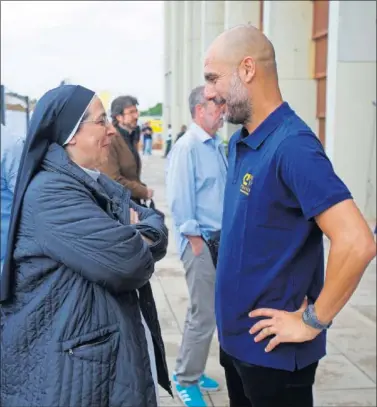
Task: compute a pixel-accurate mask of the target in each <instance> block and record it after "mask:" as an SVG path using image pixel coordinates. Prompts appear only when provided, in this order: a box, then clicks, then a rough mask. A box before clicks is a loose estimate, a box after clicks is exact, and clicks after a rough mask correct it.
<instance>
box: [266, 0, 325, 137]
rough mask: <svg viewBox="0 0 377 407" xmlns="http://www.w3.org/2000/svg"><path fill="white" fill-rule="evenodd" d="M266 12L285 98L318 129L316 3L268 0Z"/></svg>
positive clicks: (268, 30)
mask: <svg viewBox="0 0 377 407" xmlns="http://www.w3.org/2000/svg"><path fill="white" fill-rule="evenodd" d="M263 15H264V19H263V26H264V33H265V34H266V35H267V37H268V38H269V39H270V41H271V42H272V43H273V44H274V47H275V52H276V60H277V66H278V74H279V82H280V87H281V91H282V94H283V98H284V99H285V100H287V101H288V102H289V104H290V105H291V107H292V108H293V109H294V110H295V111H296V112H297V113H298V114H299V115H300V116H301V118H302V119H303V120H305V122H306V123H307V124H308V125H309V126H310V127H311V128H312V129H313V131H314V132H315V133H317V130H318V123H317V119H316V90H317V88H316V82H315V80H314V79H313V51H314V46H313V43H312V40H311V36H312V22H313V5H312V3H311V2H310V1H265V4H264V13H263Z"/></svg>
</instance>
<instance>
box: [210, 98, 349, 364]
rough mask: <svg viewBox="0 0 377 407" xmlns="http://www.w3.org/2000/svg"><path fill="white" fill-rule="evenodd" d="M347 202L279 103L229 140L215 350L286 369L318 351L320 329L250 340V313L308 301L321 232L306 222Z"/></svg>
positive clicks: (315, 287)
mask: <svg viewBox="0 0 377 407" xmlns="http://www.w3.org/2000/svg"><path fill="white" fill-rule="evenodd" d="M346 199H352V197H351V194H350V192H349V190H348V189H347V187H346V186H345V185H344V184H343V182H342V181H341V180H340V179H339V178H338V176H337V175H336V174H335V172H334V170H333V167H332V165H331V163H330V161H329V160H328V158H327V156H326V154H325V152H324V150H323V147H322V145H321V143H320V141H319V140H318V138H317V137H316V136H315V135H314V133H313V132H312V131H311V130H310V128H309V127H308V126H307V125H306V124H305V123H304V122H303V121H302V120H301V119H300V118H299V117H298V116H297V115H296V114H295V112H294V111H293V110H292V109H291V108H290V107H289V105H288V104H287V103H283V104H282V105H281V106H280V107H279V108H277V109H276V110H275V111H274V112H273V113H272V114H271V115H270V116H269V117H268V118H267V119H266V120H265V121H264V122H263V123H262V124H261V125H260V126H259V127H258V128H257V129H256V130H255V131H254V132H253V133H252V134H250V135H249V134H248V133H247V131H246V129H242V130H239V131H238V132H236V133H235V134H234V135H233V136H232V138H231V140H230V143H229V168H228V177H227V185H226V189H225V200H224V214H223V225H222V232H221V243H220V250H219V259H218V267H217V281H216V318H217V326H218V332H219V340H220V344H221V347H222V348H223V349H224V351H225V352H226V353H228V354H229V355H231V356H233V357H235V358H236V359H238V360H240V361H243V362H246V363H250V364H253V365H258V366H265V367H271V368H275V369H283V370H288V371H294V370H295V369H302V368H303V367H305V366H308V365H309V364H312V363H314V362H317V361H318V360H319V359H320V358H322V357H323V356H324V355H325V354H326V338H325V332H322V333H321V334H320V335H318V336H317V337H316V338H315V339H314V340H313V341H310V342H305V343H301V344H280V345H279V346H278V347H277V348H275V349H274V350H273V351H272V352H269V353H266V352H265V351H264V349H265V347H266V345H267V343H268V342H269V340H270V339H271V338H267V339H266V340H264V341H262V342H259V343H255V342H254V336H255V335H251V334H250V333H249V330H250V328H251V326H252V325H253V324H254V323H256V322H257V321H258V320H259V319H256V318H253V319H251V318H250V317H249V316H248V314H249V312H250V311H252V310H254V309H257V308H265V307H267V308H274V309H278V310H286V311H296V310H297V309H298V308H299V307H300V305H301V304H302V302H303V300H304V298H305V296H308V299H309V301H310V302H315V301H316V299H317V297H318V295H319V293H320V291H321V289H322V287H323V281H324V248H323V239H322V237H323V234H322V231H321V230H320V229H319V227H318V226H317V224H316V222H315V221H314V217H315V216H317V215H319V214H320V213H321V212H323V211H325V210H326V209H328V208H330V207H331V206H333V205H335V204H337V203H339V202H341V201H344V200H346Z"/></svg>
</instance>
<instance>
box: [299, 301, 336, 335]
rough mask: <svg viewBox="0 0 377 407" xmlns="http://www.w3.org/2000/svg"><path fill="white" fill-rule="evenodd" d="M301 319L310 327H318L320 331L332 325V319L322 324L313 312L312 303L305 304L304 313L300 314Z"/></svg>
mask: <svg viewBox="0 0 377 407" xmlns="http://www.w3.org/2000/svg"><path fill="white" fill-rule="evenodd" d="M302 320H303V321H304V323H305V324H306V325H309V326H310V327H312V328H314V329H319V330H321V331H323V330H324V329H329V328H330V326H331V325H332V321H331V322H330V323H328V324H323V323H322V322H320V321H319V320H318V318H317V315H316V313H315V309H314V304H310V305H308V306H307V308H306V309H305V311H304V313H303V314H302Z"/></svg>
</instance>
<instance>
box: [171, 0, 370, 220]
mask: <svg viewBox="0 0 377 407" xmlns="http://www.w3.org/2000/svg"><path fill="white" fill-rule="evenodd" d="M238 24H253V25H254V26H256V27H258V28H259V29H261V30H263V32H264V33H265V34H266V35H267V37H268V38H269V39H270V40H271V42H272V43H273V45H274V47H275V51H276V58H277V65H278V73H279V80H280V86H281V90H282V94H283V97H284V99H285V100H286V101H288V102H289V103H290V105H291V106H292V107H293V109H294V110H296V112H297V113H298V114H299V115H300V116H301V117H302V118H303V119H304V120H305V121H306V122H307V124H308V125H309V126H310V127H311V128H312V129H313V130H314V132H315V133H316V134H317V135H318V137H319V138H320V140H321V141H322V143H323V145H324V147H325V149H326V152H327V154H328V156H329V157H330V159H331V160H332V162H333V164H334V167H335V170H336V171H337V173H338V174H339V175H340V176H341V178H342V179H343V180H344V181H345V182H346V184H347V185H348V186H349V188H350V189H351V192H352V193H353V195H354V198H355V200H356V202H357V204H358V206H359V208H360V209H361V211H362V212H363V213H364V215H365V216H366V217H367V218H368V219H371V220H373V219H375V218H376V106H375V101H376V2H374V1H360V0H356V1H337V0H331V1H328V0H315V1H310V0H301V1H268V0H265V1H255V0H254V1H253V0H249V1H165V2H164V34H165V42H164V69H165V71H164V72H165V77H164V116H163V123H164V126H165V127H166V126H167V124H168V123H170V124H171V125H172V129H173V134H174V135H175V134H177V133H178V131H179V129H180V126H181V125H182V124H188V123H189V122H190V113H189V107H188V95H189V92H190V90H191V89H192V88H194V87H195V86H198V85H200V84H203V62H204V61H203V60H204V55H205V51H206V49H207V47H208V45H209V44H210V43H211V42H212V41H213V39H214V38H215V37H216V36H217V35H218V34H220V33H221V32H222V31H223V30H224V29H227V28H231V27H234V26H236V25H238ZM234 130H235V127H234V126H233V125H230V124H226V125H225V126H224V128H223V130H222V136H223V137H224V139H228V138H229V137H230V136H231V134H232V133H233V131H234Z"/></svg>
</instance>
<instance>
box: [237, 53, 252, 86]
mask: <svg viewBox="0 0 377 407" xmlns="http://www.w3.org/2000/svg"><path fill="white" fill-rule="evenodd" d="M238 72H239V76H240V79H241V81H242V82H244V83H250V82H251V81H252V80H253V78H254V76H255V60H254V59H253V58H252V57H245V58H244V59H243V60H242V62H241V64H240V66H239V69H238Z"/></svg>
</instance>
